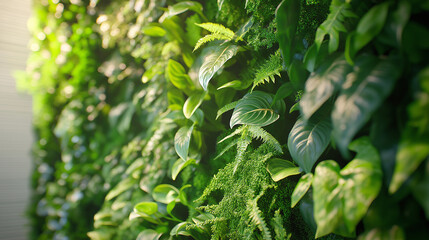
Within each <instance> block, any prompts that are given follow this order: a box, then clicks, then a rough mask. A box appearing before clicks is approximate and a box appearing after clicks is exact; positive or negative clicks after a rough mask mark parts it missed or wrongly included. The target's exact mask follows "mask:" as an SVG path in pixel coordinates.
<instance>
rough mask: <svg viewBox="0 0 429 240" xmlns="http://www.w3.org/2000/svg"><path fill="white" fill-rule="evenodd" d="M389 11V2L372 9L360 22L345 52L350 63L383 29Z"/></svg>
mask: <svg viewBox="0 0 429 240" xmlns="http://www.w3.org/2000/svg"><path fill="white" fill-rule="evenodd" d="M388 9H389V3H388V2H385V3H381V4H379V5H376V6H374V7H372V8H371V9H370V10H369V11H368V12H367V13H366V14H365V15H364V16H363V17H362V19H361V20H360V21H359V24H358V26H357V29H356V31H355V32H352V33H351V34H349V36H348V37H347V42H346V50H345V56H346V59H347V61H348V62H349V63H351V64H352V63H353V58H354V56H355V54H356V53H357V52H358V51H359V50H360V49H362V48H363V47H364V46H365V45H367V44H368V43H369V42H370V41H371V40H372V39H373V38H375V37H376V36H377V35H378V34H379V33H380V31H381V30H382V29H383V26H384V23H385V22H386V19H387V12H388Z"/></svg>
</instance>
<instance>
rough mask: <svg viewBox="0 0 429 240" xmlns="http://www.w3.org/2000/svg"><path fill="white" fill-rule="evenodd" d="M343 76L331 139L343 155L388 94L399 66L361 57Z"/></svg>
mask: <svg viewBox="0 0 429 240" xmlns="http://www.w3.org/2000/svg"><path fill="white" fill-rule="evenodd" d="M354 69H355V71H354V72H352V73H350V74H349V75H348V76H347V80H346V82H345V83H344V84H343V87H342V90H341V93H340V95H339V96H338V98H337V100H336V102H335V106H334V109H333V111H332V125H333V126H334V129H333V137H334V139H335V142H336V144H337V146H338V148H339V150H340V151H341V153H342V154H343V156H348V152H347V146H348V144H349V143H350V141H351V140H352V139H353V137H354V136H355V134H356V133H357V132H358V131H359V130H360V128H361V127H362V126H363V125H364V124H365V123H366V122H367V121H368V120H369V118H370V117H371V115H372V113H373V112H374V111H376V110H377V108H378V107H379V106H380V105H381V103H382V102H383V101H384V99H385V98H386V97H387V96H388V95H389V94H390V92H391V91H392V89H393V87H394V85H395V82H396V79H397V78H398V77H399V76H400V73H401V66H400V64H399V63H398V61H396V60H394V59H383V60H380V59H378V58H376V57H373V56H367V55H364V56H361V57H360V58H359V59H358V61H357V62H356V66H355V67H354Z"/></svg>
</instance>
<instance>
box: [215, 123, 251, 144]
mask: <svg viewBox="0 0 429 240" xmlns="http://www.w3.org/2000/svg"><path fill="white" fill-rule="evenodd" d="M244 127H245V126H244V125H243V126H241V127H239V128H237V129H236V130H235V131H234V132H232V133H231V134H229V135H228V136H226V137H224V138H222V140H220V141H219V142H217V143H221V142H223V141H225V140H227V139H229V138H232V137H234V136H235V135H237V134H240V133H242V132H243V129H244Z"/></svg>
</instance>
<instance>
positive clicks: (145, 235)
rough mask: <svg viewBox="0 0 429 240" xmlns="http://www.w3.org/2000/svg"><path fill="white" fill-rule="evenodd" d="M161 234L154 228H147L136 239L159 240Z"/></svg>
mask: <svg viewBox="0 0 429 240" xmlns="http://www.w3.org/2000/svg"><path fill="white" fill-rule="evenodd" d="M161 235H162V234H161V233H158V232H157V231H155V230H153V229H145V230H143V231H142V232H140V233H139V235H138V236H137V239H136V240H158V239H159V238H160V237H161Z"/></svg>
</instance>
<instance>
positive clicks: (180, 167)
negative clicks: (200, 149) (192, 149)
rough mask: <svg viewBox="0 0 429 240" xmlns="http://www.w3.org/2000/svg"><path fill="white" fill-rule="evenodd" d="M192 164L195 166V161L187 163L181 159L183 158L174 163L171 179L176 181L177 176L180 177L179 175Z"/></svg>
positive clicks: (189, 160)
mask: <svg viewBox="0 0 429 240" xmlns="http://www.w3.org/2000/svg"><path fill="white" fill-rule="evenodd" d="M191 164H195V159H192V158H190V159H188V160H186V161H183V159H181V158H179V159H177V161H176V162H175V163H174V165H173V167H172V169H171V177H172V178H173V180H176V177H177V175H179V173H180V172H181V171H182V170H183V169H184V168H185V167H187V166H189V165H191Z"/></svg>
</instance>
